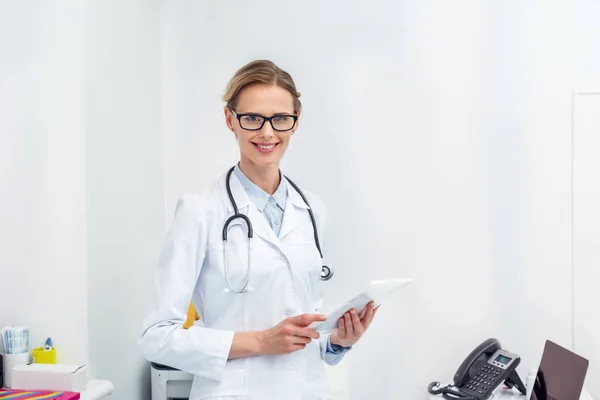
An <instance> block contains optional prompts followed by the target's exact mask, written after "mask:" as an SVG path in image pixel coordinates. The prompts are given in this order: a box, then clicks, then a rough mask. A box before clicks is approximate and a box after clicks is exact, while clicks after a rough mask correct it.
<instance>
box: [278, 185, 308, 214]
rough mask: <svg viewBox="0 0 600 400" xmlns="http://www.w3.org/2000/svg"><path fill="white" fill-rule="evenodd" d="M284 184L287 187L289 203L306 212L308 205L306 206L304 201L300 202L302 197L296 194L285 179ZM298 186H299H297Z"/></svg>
mask: <svg viewBox="0 0 600 400" xmlns="http://www.w3.org/2000/svg"><path fill="white" fill-rule="evenodd" d="M284 179H285V178H284ZM294 183H295V182H294ZM285 184H286V185H287V192H288V198H289V200H290V201H291V203H292V204H293V205H295V206H296V207H300V208H304V209H307V210H308V209H309V208H310V207H309V206H308V204H306V202H305V201H304V200H302V196H300V193H298V192H297V191H296V189H294V187H293V186H292V184H291V183H290V182H289V181H288V180H287V179H285ZM298 186H300V185H298ZM300 189H302V188H300ZM305 196H306V195H305ZM286 208H287V207H286Z"/></svg>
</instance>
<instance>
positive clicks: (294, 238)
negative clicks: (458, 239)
mask: <svg viewBox="0 0 600 400" xmlns="http://www.w3.org/2000/svg"><path fill="white" fill-rule="evenodd" d="M225 177H226V176H225V175H223V176H222V177H221V179H219V180H218V181H217V182H215V183H214V184H213V185H212V187H211V188H210V189H208V190H207V191H205V192H204V193H201V194H188V195H185V196H183V197H181V198H180V199H179V201H178V204H177V207H176V211H175V217H174V221H173V224H172V226H171V229H170V230H169V232H168V234H167V237H166V241H165V244H164V247H163V250H162V252H161V255H160V258H159V265H158V270H157V274H156V278H155V279H156V280H155V285H156V288H155V290H156V296H157V302H156V304H155V305H154V308H153V309H152V310H151V312H150V314H149V315H148V316H147V317H146V318H145V320H144V323H143V330H142V334H141V337H140V341H139V344H140V347H141V350H142V353H143V354H144V356H145V357H146V358H147V359H148V360H150V361H153V362H157V363H160V364H164V365H168V366H171V367H174V368H177V369H180V370H182V371H186V372H188V373H191V374H193V375H194V381H193V384H192V392H191V397H190V400H200V399H213V398H218V399H221V400H225V399H235V400H245V399H252V400H271V399H272V400H283V399H286V400H294V399H297V400H317V399H319V400H321V399H330V398H331V397H330V394H329V389H328V387H327V382H326V379H325V370H324V367H325V365H324V362H325V363H327V364H329V365H335V364H337V363H338V362H339V361H340V360H341V358H342V357H343V355H342V354H329V353H326V348H327V340H328V336H327V335H321V338H320V339H319V340H313V341H312V342H311V343H310V344H309V345H308V346H307V347H306V348H305V349H304V350H301V351H297V352H294V353H291V354H286V355H272V356H256V357H249V358H242V359H234V360H228V354H229V350H230V346H231V343H232V339H233V335H234V332H236V331H258V330H264V329H268V328H271V327H273V326H275V325H276V324H278V323H279V322H280V321H282V320H283V319H285V318H287V317H288V316H293V315H299V314H303V313H314V312H318V311H319V309H320V306H321V303H322V290H323V285H325V284H326V283H324V282H322V281H321V280H320V273H321V265H322V261H321V257H320V255H319V252H318V250H317V248H316V246H315V242H314V236H313V230H312V224H311V221H310V215H309V213H308V206H307V204H306V203H305V202H304V201H303V200H302V198H301V196H300V195H299V194H298V193H297V192H296V191H295V190H294V189H293V187H292V186H291V185H290V184H289V183H288V182H287V181H286V180H285V179H284V182H285V184H287V185H288V200H287V204H286V207H285V213H284V217H283V222H282V227H281V232H280V236H279V237H277V235H276V234H275V232H273V230H272V229H271V228H270V226H269V225H268V223H267V221H266V220H265V219H264V217H263V216H262V215H261V214H260V212H259V211H258V209H257V208H256V207H255V206H254V204H253V203H252V202H251V201H250V199H249V198H248V196H247V194H246V192H245V190H244V188H243V187H242V185H241V184H240V182H239V180H238V179H237V178H236V176H235V174H232V175H231V191H232V193H233V196H234V198H235V200H236V202H237V204H238V208H239V210H240V212H241V213H243V214H246V215H248V217H249V218H250V220H251V221H252V224H253V227H254V239H253V241H252V252H251V257H252V261H251V262H252V270H251V275H250V283H249V286H251V287H252V291H251V292H248V293H244V294H236V293H233V292H231V291H225V290H224V289H225V288H228V285H227V281H226V279H225V274H224V265H223V241H222V230H223V224H224V223H225V221H226V220H227V218H228V217H229V216H231V215H232V214H233V207H232V205H231V203H230V201H229V197H228V196H227V192H226V187H225ZM305 196H306V197H307V200H308V202H309V203H310V205H311V207H312V209H313V213H314V215H315V219H316V222H317V230H318V233H319V237H320V238H323V227H324V220H325V215H326V211H325V208H324V206H323V203H322V202H321V201H320V199H319V198H318V197H317V196H315V195H314V194H312V193H309V192H305ZM246 232H247V231H246V225H245V223H244V222H243V221H242V220H241V219H239V218H238V219H236V220H235V221H234V222H232V223H231V224H230V229H229V235H228V249H229V252H228V270H229V276H230V280H231V284H232V285H233V287H234V288H236V289H238V288H240V287H241V286H242V285H243V282H244V278H245V276H246V268H247V260H248V239H247V233H246ZM190 299H193V302H194V305H195V307H196V309H197V311H198V314H199V315H200V325H199V326H198V325H196V326H192V327H190V328H189V329H188V330H185V329H183V328H182V325H183V323H184V322H185V319H186V313H187V310H188V306H189V302H190Z"/></svg>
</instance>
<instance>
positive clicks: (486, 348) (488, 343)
mask: <svg viewBox="0 0 600 400" xmlns="http://www.w3.org/2000/svg"><path fill="white" fill-rule="evenodd" d="M500 349H501V347H500V342H499V341H498V339H494V338H490V339H487V340H485V341H484V342H483V343H481V344H480V345H479V346H477V347H476V348H475V349H474V350H473V351H472V352H471V354H469V355H468V357H467V358H465V360H464V361H463V362H462V364H461V365H460V367H458V370H457V371H456V374H454V386H457V387H463V386H465V385H466V383H467V382H468V381H469V379H470V378H471V376H472V375H474V374H472V373H471V369H472V368H473V364H475V363H476V362H481V361H484V362H485V361H486V358H489V357H491V356H492V354H494V353H495V352H496V351H497V350H500ZM486 355H487V357H485V356H486ZM476 369H478V368H477V366H476Z"/></svg>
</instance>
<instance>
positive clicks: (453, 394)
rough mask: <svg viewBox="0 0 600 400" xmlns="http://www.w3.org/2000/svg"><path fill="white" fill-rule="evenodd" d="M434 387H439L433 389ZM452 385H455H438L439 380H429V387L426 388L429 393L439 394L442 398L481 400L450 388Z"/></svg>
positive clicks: (449, 399)
mask: <svg viewBox="0 0 600 400" xmlns="http://www.w3.org/2000/svg"><path fill="white" fill-rule="evenodd" d="M436 387H437V388H439V389H435V388H436ZM454 387H455V386H452V385H447V386H444V387H440V383H439V382H431V383H430V384H429V387H428V388H427V391H429V393H430V394H434V395H438V394H441V395H442V397H443V398H444V399H448V400H481V399H479V398H477V397H473V396H468V395H466V394H463V393H460V392H457V391H455V390H452V389H453V388H454Z"/></svg>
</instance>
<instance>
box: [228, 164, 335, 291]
mask: <svg viewBox="0 0 600 400" xmlns="http://www.w3.org/2000/svg"><path fill="white" fill-rule="evenodd" d="M234 169H235V166H234V167H232V168H231V169H230V170H229V172H228V173H227V179H226V182H225V186H226V187H227V195H228V196H229V201H231V205H232V206H233V212H234V214H233V215H232V216H231V217H229V218H228V219H227V221H225V225H223V263H224V265H225V278H226V279H227V285H229V290H231V291H232V292H233V293H244V292H249V291H252V288H248V283H249V282H250V270H251V263H250V253H251V252H252V251H251V250H252V238H253V237H254V229H253V228H252V222H251V221H250V218H248V216H247V215H244V214H241V213H240V212H239V210H238V207H237V203H236V202H235V199H234V198H233V194H232V193H231V186H230V184H229V181H230V178H231V173H232V172H233V170H234ZM284 177H285V179H287V181H288V182H289V183H290V184H291V185H292V186H293V187H294V189H295V190H296V191H297V192H298V194H300V197H302V200H304V202H305V203H306V205H307V206H308V213H309V214H310V220H311V222H312V227H313V234H314V238H315V244H316V245H317V249H318V250H319V254H320V255H321V260H322V259H323V252H322V251H321V244H320V243H319V235H318V233H317V224H316V222H315V216H314V214H313V212H312V209H311V208H310V204H309V203H308V200H306V197H305V196H304V193H302V191H301V190H300V188H299V187H298V186H297V185H296V184H295V183H294V182H292V180H291V179H290V178H288V177H287V176H285V175H284ZM236 218H241V219H242V220H244V221H245V222H246V226H247V227H248V268H247V270H246V278H245V280H244V286H243V287H242V289H240V290H235V289H234V288H233V286H232V285H231V281H230V280H229V272H228V270H227V230H228V229H229V224H230V223H231V222H232V221H234V220H235V219H236ZM332 276H333V269H332V268H331V266H328V265H323V266H322V267H321V280H322V281H328V280H330V279H331V277H332ZM226 290H227V289H226Z"/></svg>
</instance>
